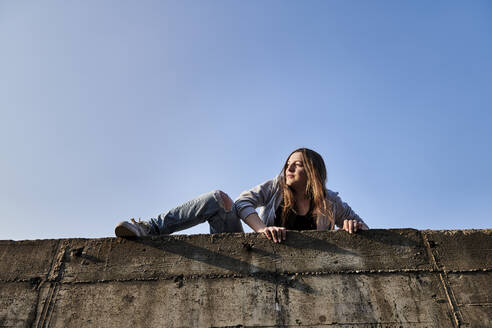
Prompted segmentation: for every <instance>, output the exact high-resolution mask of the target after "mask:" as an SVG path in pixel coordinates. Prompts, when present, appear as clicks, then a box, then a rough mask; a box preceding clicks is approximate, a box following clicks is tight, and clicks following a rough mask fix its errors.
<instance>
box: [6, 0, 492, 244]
mask: <svg viewBox="0 0 492 328" xmlns="http://www.w3.org/2000/svg"><path fill="white" fill-rule="evenodd" d="M491 105H492V2H491V1H225V0H224V1H198V0H197V1H143V0H140V1H65V0H59V1H41V2H40V1H14V0H12V1H0V150H1V157H0V220H1V221H0V222H1V228H0V239H15V240H18V239H38V238H41V239H45V238H62V237H87V238H89V237H104V236H113V233H114V225H115V224H116V223H117V222H118V221H120V220H123V219H128V218H130V217H141V218H149V217H152V216H155V215H157V214H159V213H160V212H163V211H166V210H167V209H169V208H171V207H174V206H176V205H177V204H179V203H182V202H184V201H186V200H188V199H191V198H193V197H195V196H197V195H199V194H201V193H204V192H207V191H210V190H212V189H216V188H219V189H222V190H224V191H226V192H228V193H229V194H230V195H231V197H233V198H235V197H236V196H237V195H238V194H239V193H240V192H241V191H242V190H244V189H247V188H250V187H252V186H254V185H257V184H259V183H261V182H263V181H265V180H267V179H269V178H272V177H274V176H275V175H276V174H278V173H279V171H280V168H281V166H282V164H283V162H284V161H285V159H286V156H287V155H288V154H289V153H290V151H291V150H293V149H295V148H298V147H300V146H305V147H309V148H312V149H314V150H316V151H318V152H319V153H321V154H322V155H323V157H324V159H325V161H326V164H327V167H328V176H329V177H328V185H327V186H328V188H330V189H332V190H336V191H339V192H340V196H341V197H342V198H343V199H344V200H345V201H347V202H348V203H349V204H350V205H351V206H352V208H353V209H354V210H355V211H356V212H357V213H359V215H360V216H362V217H363V218H364V219H365V220H366V222H367V223H368V224H369V225H370V226H371V227H373V228H400V227H411V228H417V229H463V228H492V214H491V213H492V173H491V169H492V151H491V144H492V132H491V131H492V129H491V123H492V106H491ZM206 232H208V226H207V225H206V224H203V225H200V226H198V227H196V228H194V229H191V230H187V231H185V233H206Z"/></svg>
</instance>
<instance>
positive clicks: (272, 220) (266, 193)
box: [115, 148, 369, 243]
mask: <svg viewBox="0 0 492 328" xmlns="http://www.w3.org/2000/svg"><path fill="white" fill-rule="evenodd" d="M325 185H326V167H325V163H324V161H323V158H322V157H321V155H319V154H318V153H317V152H315V151H313V150H310V149H307V148H299V149H296V150H294V151H293V152H292V153H291V154H290V155H289V157H288V159H287V161H286V162H285V164H284V167H283V168H282V172H281V173H280V174H279V175H278V176H277V177H275V178H274V179H272V180H269V181H266V182H265V183H263V184H260V185H258V186H256V187H254V188H253V189H251V190H247V191H244V192H243V193H241V195H239V197H238V198H237V199H236V202H235V203H233V202H232V200H231V199H230V198H229V196H228V195H227V194H225V193H224V192H222V191H220V190H217V191H213V192H210V193H207V194H204V195H201V196H199V197H198V198H195V199H193V200H191V201H189V202H187V203H185V204H183V205H181V206H178V207H176V208H174V209H172V210H170V211H169V212H167V213H163V214H161V215H159V216H158V217H157V218H152V219H150V220H149V221H139V222H136V221H135V220H133V219H131V222H128V221H123V222H120V223H119V224H118V225H117V226H116V228H115V234H116V236H119V237H140V236H147V235H159V234H170V233H173V232H175V231H179V230H183V229H187V228H190V227H192V226H194V225H197V224H199V223H202V222H205V221H208V222H209V224H210V232H211V233H219V232H243V227H242V225H241V219H242V220H243V221H244V222H246V224H247V225H249V226H250V227H251V228H252V229H253V230H254V231H256V232H260V233H263V234H264V235H265V236H266V237H267V238H268V239H270V240H272V241H273V242H275V243H280V242H282V240H285V238H286V230H330V229H334V227H335V225H337V226H338V227H340V228H342V229H344V230H346V231H348V232H349V233H353V232H357V230H360V229H362V230H367V229H369V228H368V226H367V225H366V224H365V223H364V221H363V220H362V219H361V218H360V217H359V216H358V215H357V214H355V212H354V211H352V209H351V208H350V206H348V205H347V204H346V203H344V202H342V200H341V199H340V197H338V193H335V192H333V191H331V190H328V189H327V188H326V187H325ZM258 207H261V208H262V210H261V211H260V214H258V213H257V212H256V208H258Z"/></svg>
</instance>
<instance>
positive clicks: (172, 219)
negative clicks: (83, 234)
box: [115, 190, 243, 237]
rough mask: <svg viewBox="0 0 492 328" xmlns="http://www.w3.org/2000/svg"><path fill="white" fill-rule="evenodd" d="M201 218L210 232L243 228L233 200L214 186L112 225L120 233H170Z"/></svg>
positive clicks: (239, 230)
mask: <svg viewBox="0 0 492 328" xmlns="http://www.w3.org/2000/svg"><path fill="white" fill-rule="evenodd" d="M205 221H208V222H209V224H210V232H211V233H219V232H243V227H242V225H241V221H240V219H239V218H238V216H237V214H236V209H235V207H234V203H233V202H232V200H231V199H230V197H229V196H228V195H227V194H226V193H224V192H222V191H220V190H215V191H212V192H209V193H206V194H203V195H200V196H198V197H197V198H195V199H192V200H190V201H188V202H186V203H184V204H182V205H180V206H178V207H176V208H173V209H172V210H170V211H169V212H167V213H163V214H160V215H159V216H157V218H152V219H150V220H149V221H140V222H135V221H134V222H133V223H130V222H128V221H124V222H120V223H119V224H118V225H117V226H116V229H115V234H116V236H120V237H132V236H135V237H140V236H146V235H158V234H171V233H173V232H176V231H180V230H184V229H188V228H190V227H193V226H195V225H197V224H200V223H203V222H205Z"/></svg>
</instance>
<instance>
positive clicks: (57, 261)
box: [32, 240, 69, 328]
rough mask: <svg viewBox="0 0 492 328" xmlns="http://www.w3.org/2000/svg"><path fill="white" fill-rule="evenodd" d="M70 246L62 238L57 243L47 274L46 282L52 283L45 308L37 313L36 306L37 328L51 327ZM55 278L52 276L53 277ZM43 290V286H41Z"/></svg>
mask: <svg viewBox="0 0 492 328" xmlns="http://www.w3.org/2000/svg"><path fill="white" fill-rule="evenodd" d="M68 249H69V247H68V246H66V245H65V243H62V240H60V241H59V242H58V243H57V246H56V251H55V253H54V257H53V258H52V261H51V264H50V270H49V271H48V274H47V276H46V280H45V282H46V283H49V284H50V287H49V288H48V295H47V297H46V299H45V300H44V304H43V308H42V310H41V313H40V314H39V317H38V314H37V307H36V318H35V321H34V323H33V325H32V326H34V324H36V328H46V327H49V324H50V322H51V317H52V315H53V309H54V308H55V304H56V295H57V294H58V291H59V289H60V281H61V280H62V276H63V271H64V268H65V263H64V262H65V258H66V256H67V252H68ZM53 276H54V278H51V277H53ZM40 290H41V288H40ZM40 295H41V294H40V293H39V294H38V305H39V301H40V297H41V296H40Z"/></svg>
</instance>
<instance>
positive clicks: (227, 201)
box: [214, 190, 234, 212]
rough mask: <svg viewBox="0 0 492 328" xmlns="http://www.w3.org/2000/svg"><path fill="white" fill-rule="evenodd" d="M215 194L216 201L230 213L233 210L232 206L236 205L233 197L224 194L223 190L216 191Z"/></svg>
mask: <svg viewBox="0 0 492 328" xmlns="http://www.w3.org/2000/svg"><path fill="white" fill-rule="evenodd" d="M214 194H215V199H216V200H217V202H218V203H219V205H220V206H221V207H222V208H223V209H224V210H226V212H229V211H230V210H231V209H232V205H233V204H234V202H233V201H232V199H231V197H229V195H228V194H226V193H225V192H223V191H222V190H216V191H215V192H214Z"/></svg>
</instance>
